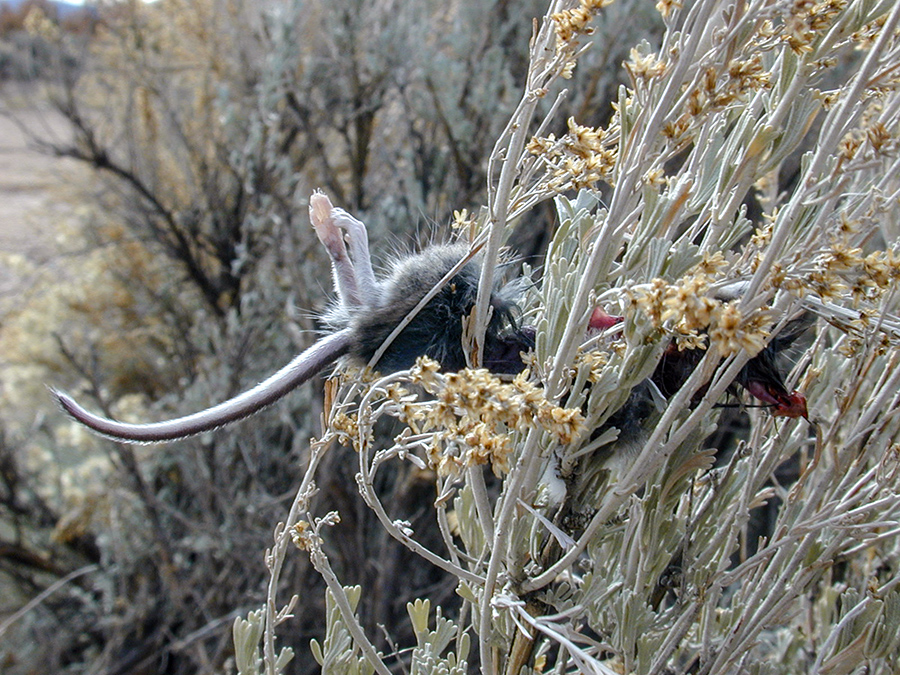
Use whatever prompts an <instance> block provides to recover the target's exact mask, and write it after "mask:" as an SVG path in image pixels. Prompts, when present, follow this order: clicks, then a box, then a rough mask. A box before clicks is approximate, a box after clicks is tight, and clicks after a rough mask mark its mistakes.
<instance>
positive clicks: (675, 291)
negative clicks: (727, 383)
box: [625, 253, 771, 356]
mask: <svg viewBox="0 0 900 675" xmlns="http://www.w3.org/2000/svg"><path fill="white" fill-rule="evenodd" d="M724 264H725V259H724V257H723V256H722V255H721V253H716V254H715V255H713V256H709V257H706V258H705V259H704V260H703V261H702V262H701V263H699V264H698V265H696V266H695V267H694V268H692V269H691V270H690V271H689V272H688V274H686V275H685V276H684V277H682V278H681V279H679V280H678V281H677V282H675V283H674V284H670V283H667V282H666V281H665V280H663V279H659V278H657V279H653V280H652V281H650V283H649V284H646V285H641V286H635V287H633V288H631V289H628V290H627V291H626V295H625V297H626V298H627V299H628V302H629V306H630V308H631V310H632V311H635V312H639V313H640V314H641V316H642V317H645V318H646V319H648V320H649V322H650V324H651V325H652V326H653V327H654V328H656V329H658V330H662V331H663V332H665V333H666V334H669V335H671V336H672V337H673V338H674V339H675V343H676V344H677V345H678V348H679V349H705V348H706V338H707V336H708V337H709V340H710V342H711V343H712V344H715V345H716V346H717V347H718V348H719V351H720V352H721V353H722V354H723V355H726V356H727V355H730V354H734V353H736V352H737V351H739V350H741V349H744V350H746V351H747V352H748V353H749V354H750V355H751V356H753V355H756V354H757V353H759V351H760V350H761V349H762V348H763V347H764V346H765V341H766V338H768V336H769V333H768V330H767V329H768V327H769V326H770V325H771V319H770V318H769V317H768V316H767V314H766V313H765V312H762V311H757V312H753V313H752V314H750V315H749V316H744V315H743V314H742V313H741V311H740V310H739V309H738V306H737V303H736V302H735V301H722V300H720V299H717V298H715V297H712V295H711V294H710V287H711V285H712V283H713V281H714V277H713V276H712V274H714V273H715V271H716V270H717V269H719V268H721V267H722V266H724Z"/></svg>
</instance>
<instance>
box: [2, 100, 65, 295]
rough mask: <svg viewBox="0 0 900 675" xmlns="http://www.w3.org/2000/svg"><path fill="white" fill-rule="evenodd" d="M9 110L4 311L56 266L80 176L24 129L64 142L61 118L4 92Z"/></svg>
mask: <svg viewBox="0 0 900 675" xmlns="http://www.w3.org/2000/svg"><path fill="white" fill-rule="evenodd" d="M3 109H6V110H10V109H11V110H12V115H13V117H14V118H15V119H12V118H10V117H9V116H7V115H0V311H2V309H3V308H9V307H10V305H14V304H15V302H16V299H17V298H18V297H20V296H21V294H22V293H23V292H25V291H27V290H28V288H29V286H30V285H31V284H32V283H33V282H34V280H35V279H36V274H35V273H36V271H37V270H38V269H40V268H46V266H47V265H52V264H53V260H54V257H55V256H56V255H58V253H57V250H58V249H57V246H56V239H57V236H58V234H59V233H60V223H62V222H64V221H65V220H66V218H68V217H70V216H69V213H70V211H71V202H69V201H68V200H67V199H66V198H65V194H66V192H67V191H68V188H69V186H70V185H71V183H72V181H73V179H74V178H75V177H76V176H77V175H78V174H79V173H80V172H79V169H80V167H77V166H75V164H74V162H72V161H71V160H61V159H58V158H55V157H53V156H51V155H48V154H47V153H46V152H41V151H40V150H38V149H37V147H36V146H35V145H34V143H33V142H31V141H30V140H29V139H28V137H27V134H26V133H25V132H24V131H23V130H22V129H21V128H20V126H19V124H24V125H26V126H27V127H28V129H29V130H31V131H32V132H33V133H35V134H37V135H38V136H39V137H40V138H41V139H44V140H46V139H48V138H49V139H59V138H62V137H63V135H64V134H65V131H66V128H65V123H64V121H63V120H62V118H61V117H60V116H59V115H58V114H56V113H54V112H53V111H51V110H49V109H47V108H43V107H37V106H34V105H26V104H23V102H22V99H21V97H20V96H19V95H18V94H9V93H6V92H4V91H2V90H0V110H3ZM17 121H18V124H17Z"/></svg>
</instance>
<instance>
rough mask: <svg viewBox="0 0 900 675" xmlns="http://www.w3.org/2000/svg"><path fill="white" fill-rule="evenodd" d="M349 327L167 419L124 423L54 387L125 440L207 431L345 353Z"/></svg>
mask: <svg viewBox="0 0 900 675" xmlns="http://www.w3.org/2000/svg"><path fill="white" fill-rule="evenodd" d="M349 346H350V329H349V328H345V329H343V330H341V331H338V332H337V333H334V334H332V335H329V336H328V337H325V338H322V339H321V340H319V341H318V342H316V343H315V344H314V345H313V346H312V347H310V348H309V349H307V350H306V351H304V352H302V353H300V354H299V355H297V356H296V357H294V358H293V359H292V360H291V362H290V363H288V364H287V365H286V366H284V368H282V369H281V370H279V371H278V372H277V373H275V374H274V375H272V376H271V377H269V378H268V379H266V380H264V381H262V382H260V383H259V384H258V385H256V386H255V387H253V389H250V390H248V391H245V392H244V393H243V394H239V395H237V396H235V397H234V398H232V399H229V400H228V401H225V402H224V403H220V404H219V405H216V406H213V407H212V408H207V409H206V410H202V411H200V412H198V413H194V414H193V415H187V416H186V417H179V418H177V419H174V420H169V421H167V422H153V423H150V424H126V423H124V422H117V421H115V420H111V419H107V418H105V417H100V416H99V415H94V414H93V413H89V412H88V411H87V410H85V409H84V408H82V407H81V406H80V405H78V404H77V403H76V402H75V401H74V400H73V399H72V398H71V397H70V396H68V395H66V394H63V393H62V392H59V391H54V392H53V393H54V394H55V396H56V398H57V399H58V400H59V403H60V405H62V407H63V409H64V410H65V411H66V412H67V413H69V414H70V415H71V416H72V417H74V418H75V419H76V420H77V421H79V422H81V423H82V424H84V425H85V426H86V427H89V428H90V429H93V430H94V431H96V432H97V433H98V434H101V435H103V436H107V437H109V438H112V439H115V440H118V441H125V442H127V443H159V442H161V441H172V440H175V439H178V438H184V437H185V436H192V435H194V434H199V433H202V432H204V431H210V430H211V429H215V428H217V427H220V426H222V425H223V424H228V423H229V422H235V421H237V420H240V419H243V418H244V417H247V416H249V415H252V414H253V413H255V412H258V411H259V410H261V409H263V408H265V407H266V406H267V405H271V404H272V403H274V402H275V401H277V400H278V399H280V398H281V397H282V396H284V395H285V394H287V393H288V392H290V391H292V390H293V389H296V388H297V387H299V386H300V385H301V384H303V383H304V382H306V381H307V380H308V379H310V378H311V377H312V376H313V375H315V374H316V373H318V372H319V371H320V370H322V369H323V368H325V366H327V365H328V364H329V363H332V362H333V361H335V360H336V359H338V358H340V357H341V356H343V355H344V354H346V353H347V350H348V348H349Z"/></svg>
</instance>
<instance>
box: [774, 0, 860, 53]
mask: <svg viewBox="0 0 900 675" xmlns="http://www.w3.org/2000/svg"><path fill="white" fill-rule="evenodd" d="M846 6H847V0H818V1H817V0H794V3H793V4H792V5H791V8H790V9H789V10H788V12H787V13H786V15H785V17H784V27H783V32H782V34H781V35H780V38H781V39H782V40H784V41H785V43H786V44H787V45H788V46H789V47H790V48H791V50H792V51H793V52H794V53H796V54H802V53H806V52H811V51H813V47H812V43H813V42H814V41H815V40H816V39H818V38H819V37H820V36H821V35H823V34H824V33H825V31H827V29H828V28H830V27H831V26H832V24H833V23H834V21H835V20H836V19H837V17H838V16H839V15H840V13H841V11H842V10H843V9H844V8H845V7H846Z"/></svg>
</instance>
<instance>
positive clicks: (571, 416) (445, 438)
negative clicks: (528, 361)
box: [389, 357, 584, 476]
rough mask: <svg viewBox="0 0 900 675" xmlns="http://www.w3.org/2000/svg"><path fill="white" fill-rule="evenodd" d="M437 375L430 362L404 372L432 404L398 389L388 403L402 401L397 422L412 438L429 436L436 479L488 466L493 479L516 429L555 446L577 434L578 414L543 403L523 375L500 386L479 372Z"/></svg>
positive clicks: (505, 467)
mask: <svg viewBox="0 0 900 675" xmlns="http://www.w3.org/2000/svg"><path fill="white" fill-rule="evenodd" d="M439 370H440V365H439V364H438V363H437V362H436V361H433V360H431V359H428V358H424V357H423V358H420V359H419V360H418V362H417V363H416V365H415V367H414V368H412V369H411V371H410V382H411V383H412V384H415V385H418V386H421V387H422V388H423V389H424V390H425V391H426V392H428V393H429V394H431V395H433V396H434V399H433V400H428V401H410V400H409V397H408V396H407V392H406V391H404V390H402V389H398V388H394V389H392V391H391V392H389V396H390V398H392V399H393V400H394V401H396V402H398V403H399V402H401V401H403V406H402V411H401V412H400V414H399V415H398V417H400V419H401V420H402V421H403V422H404V423H406V424H407V425H408V426H409V427H410V429H411V430H412V432H413V433H414V434H416V435H418V434H431V441H430V443H429V446H428V459H429V463H430V464H431V465H432V466H433V467H434V468H435V469H436V470H437V472H438V474H439V475H442V476H446V475H450V474H456V473H458V472H459V470H461V469H463V468H465V467H468V466H473V465H483V464H488V463H490V465H491V467H492V468H493V470H494V473H496V474H497V475H498V476H499V475H502V474H504V473H506V472H507V471H509V458H510V456H511V455H512V454H513V453H514V451H515V449H516V448H515V447H514V445H513V443H512V436H511V432H512V431H514V430H517V429H528V428H530V427H531V426H533V425H537V426H540V427H541V428H543V429H544V430H546V431H547V432H548V433H549V434H551V435H552V436H553V437H554V440H555V441H557V442H559V443H570V442H571V441H572V440H573V439H574V438H576V437H577V435H578V434H579V433H581V431H582V427H583V424H584V417H583V416H582V414H581V411H579V410H575V409H570V408H561V407H559V406H557V405H554V404H553V403H551V402H550V401H548V400H547V398H546V397H545V396H544V392H543V391H542V390H541V389H540V388H539V387H538V386H536V385H535V384H534V383H533V382H531V381H529V380H528V376H527V373H522V374H519V375H518V376H516V377H515V378H514V379H513V381H512V382H509V383H506V382H502V381H501V380H500V379H498V378H497V377H496V376H494V375H492V374H491V373H490V372H488V371H487V370H484V369H481V368H479V369H464V370H461V371H459V372H458V373H441V372H439Z"/></svg>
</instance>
